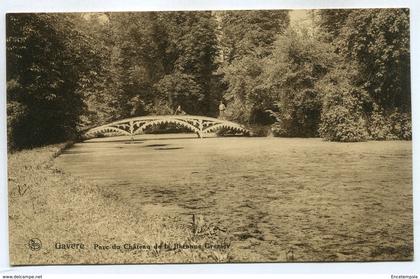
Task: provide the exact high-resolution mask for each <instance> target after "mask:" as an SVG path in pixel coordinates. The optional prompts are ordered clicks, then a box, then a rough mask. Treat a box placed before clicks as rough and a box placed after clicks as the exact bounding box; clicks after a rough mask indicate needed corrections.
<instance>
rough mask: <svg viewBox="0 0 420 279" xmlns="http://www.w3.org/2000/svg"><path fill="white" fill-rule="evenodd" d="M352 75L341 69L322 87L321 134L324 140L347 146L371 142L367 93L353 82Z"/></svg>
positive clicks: (325, 80)
mask: <svg viewBox="0 0 420 279" xmlns="http://www.w3.org/2000/svg"><path fill="white" fill-rule="evenodd" d="M349 70H351V69H349ZM348 73H349V71H348V70H347V69H345V68H342V69H337V71H334V73H331V74H328V75H327V76H326V77H325V78H324V79H323V80H322V81H321V82H320V83H319V84H318V87H319V90H320V91H321V92H323V104H322V112H321V123H320V126H319V134H320V136H321V137H322V138H324V139H327V140H331V141H344V142H357V141H365V140H367V139H368V131H367V127H366V120H365V117H364V113H363V103H364V100H365V99H366V96H367V93H366V92H365V91H364V90H362V89H361V88H359V87H357V86H355V85H354V84H352V83H351V82H350V80H351V78H350V77H349V76H348Z"/></svg>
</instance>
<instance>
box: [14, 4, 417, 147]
mask: <svg viewBox="0 0 420 279" xmlns="http://www.w3.org/2000/svg"><path fill="white" fill-rule="evenodd" d="M308 15H309V16H310V18H311V23H310V24H306V25H303V24H302V25H300V24H291V20H290V15H289V12H288V11H285V10H276V11H229V12H142V13H75V14H9V15H8V16H7V23H6V24H7V113H8V119H7V120H8V142H9V147H10V148H12V149H13V148H24V147H32V146H38V145H43V144H48V143H53V142H59V141H63V140H67V139H71V138H74V137H76V136H77V135H78V134H79V133H80V132H81V131H83V130H84V129H86V128H88V127H92V126H96V125H100V124H104V123H107V122H110V121H112V120H117V119H122V118H126V117H131V116H141V115H149V114H172V113H173V111H174V110H175V108H176V107H178V106H179V105H180V106H181V107H182V109H183V110H184V111H185V112H186V113H188V114H197V115H208V116H214V117H216V116H217V114H218V103H219V101H220V100H223V101H224V103H225V104H226V106H227V111H226V115H227V117H228V118H229V119H230V120H233V121H237V122H239V123H242V124H244V125H249V126H253V125H254V126H255V125H256V126H265V127H266V126H268V125H271V129H272V131H273V133H274V134H275V135H278V136H292V137H296V136H298V137H318V136H320V137H323V138H325V139H328V140H334V141H363V140H368V139H378V140H384V139H411V119H410V114H411V113H410V112H411V104H410V71H409V70H410V55H409V14H408V10H406V9H369V10H321V11H311V12H308Z"/></svg>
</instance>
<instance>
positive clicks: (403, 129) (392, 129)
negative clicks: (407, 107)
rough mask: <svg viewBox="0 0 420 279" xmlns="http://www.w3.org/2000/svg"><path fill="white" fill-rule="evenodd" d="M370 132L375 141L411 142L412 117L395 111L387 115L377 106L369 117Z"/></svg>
mask: <svg viewBox="0 0 420 279" xmlns="http://www.w3.org/2000/svg"><path fill="white" fill-rule="evenodd" d="M368 131H369V136H370V139H373V140H397V139H404V140H411V117H410V114H409V113H403V112H400V111H399V110H398V109H395V110H394V111H393V112H392V113H390V114H388V115H386V114H385V113H384V112H383V110H381V109H380V108H379V106H378V105H377V104H374V105H373V110H372V113H371V115H370V117H369V125H368Z"/></svg>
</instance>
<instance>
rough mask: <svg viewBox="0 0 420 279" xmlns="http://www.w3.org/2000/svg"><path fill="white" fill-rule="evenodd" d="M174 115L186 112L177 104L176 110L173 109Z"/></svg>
mask: <svg viewBox="0 0 420 279" xmlns="http://www.w3.org/2000/svg"><path fill="white" fill-rule="evenodd" d="M174 114H175V115H180V114H181V115H184V114H186V113H185V111H183V110H182V108H181V105H178V107H177V108H176V110H175V113H174Z"/></svg>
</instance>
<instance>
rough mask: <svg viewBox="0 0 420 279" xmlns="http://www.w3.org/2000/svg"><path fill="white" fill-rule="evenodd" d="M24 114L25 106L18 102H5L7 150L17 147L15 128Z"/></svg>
mask: <svg viewBox="0 0 420 279" xmlns="http://www.w3.org/2000/svg"><path fill="white" fill-rule="evenodd" d="M25 115H26V107H25V106H24V105H22V104H21V103H19V102H14V101H10V102H8V103H7V147H8V149H9V151H11V150H14V149H16V148H19V146H18V145H17V142H16V139H15V137H16V130H18V129H19V128H18V127H19V126H20V125H21V122H22V120H23V119H24V118H25Z"/></svg>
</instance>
